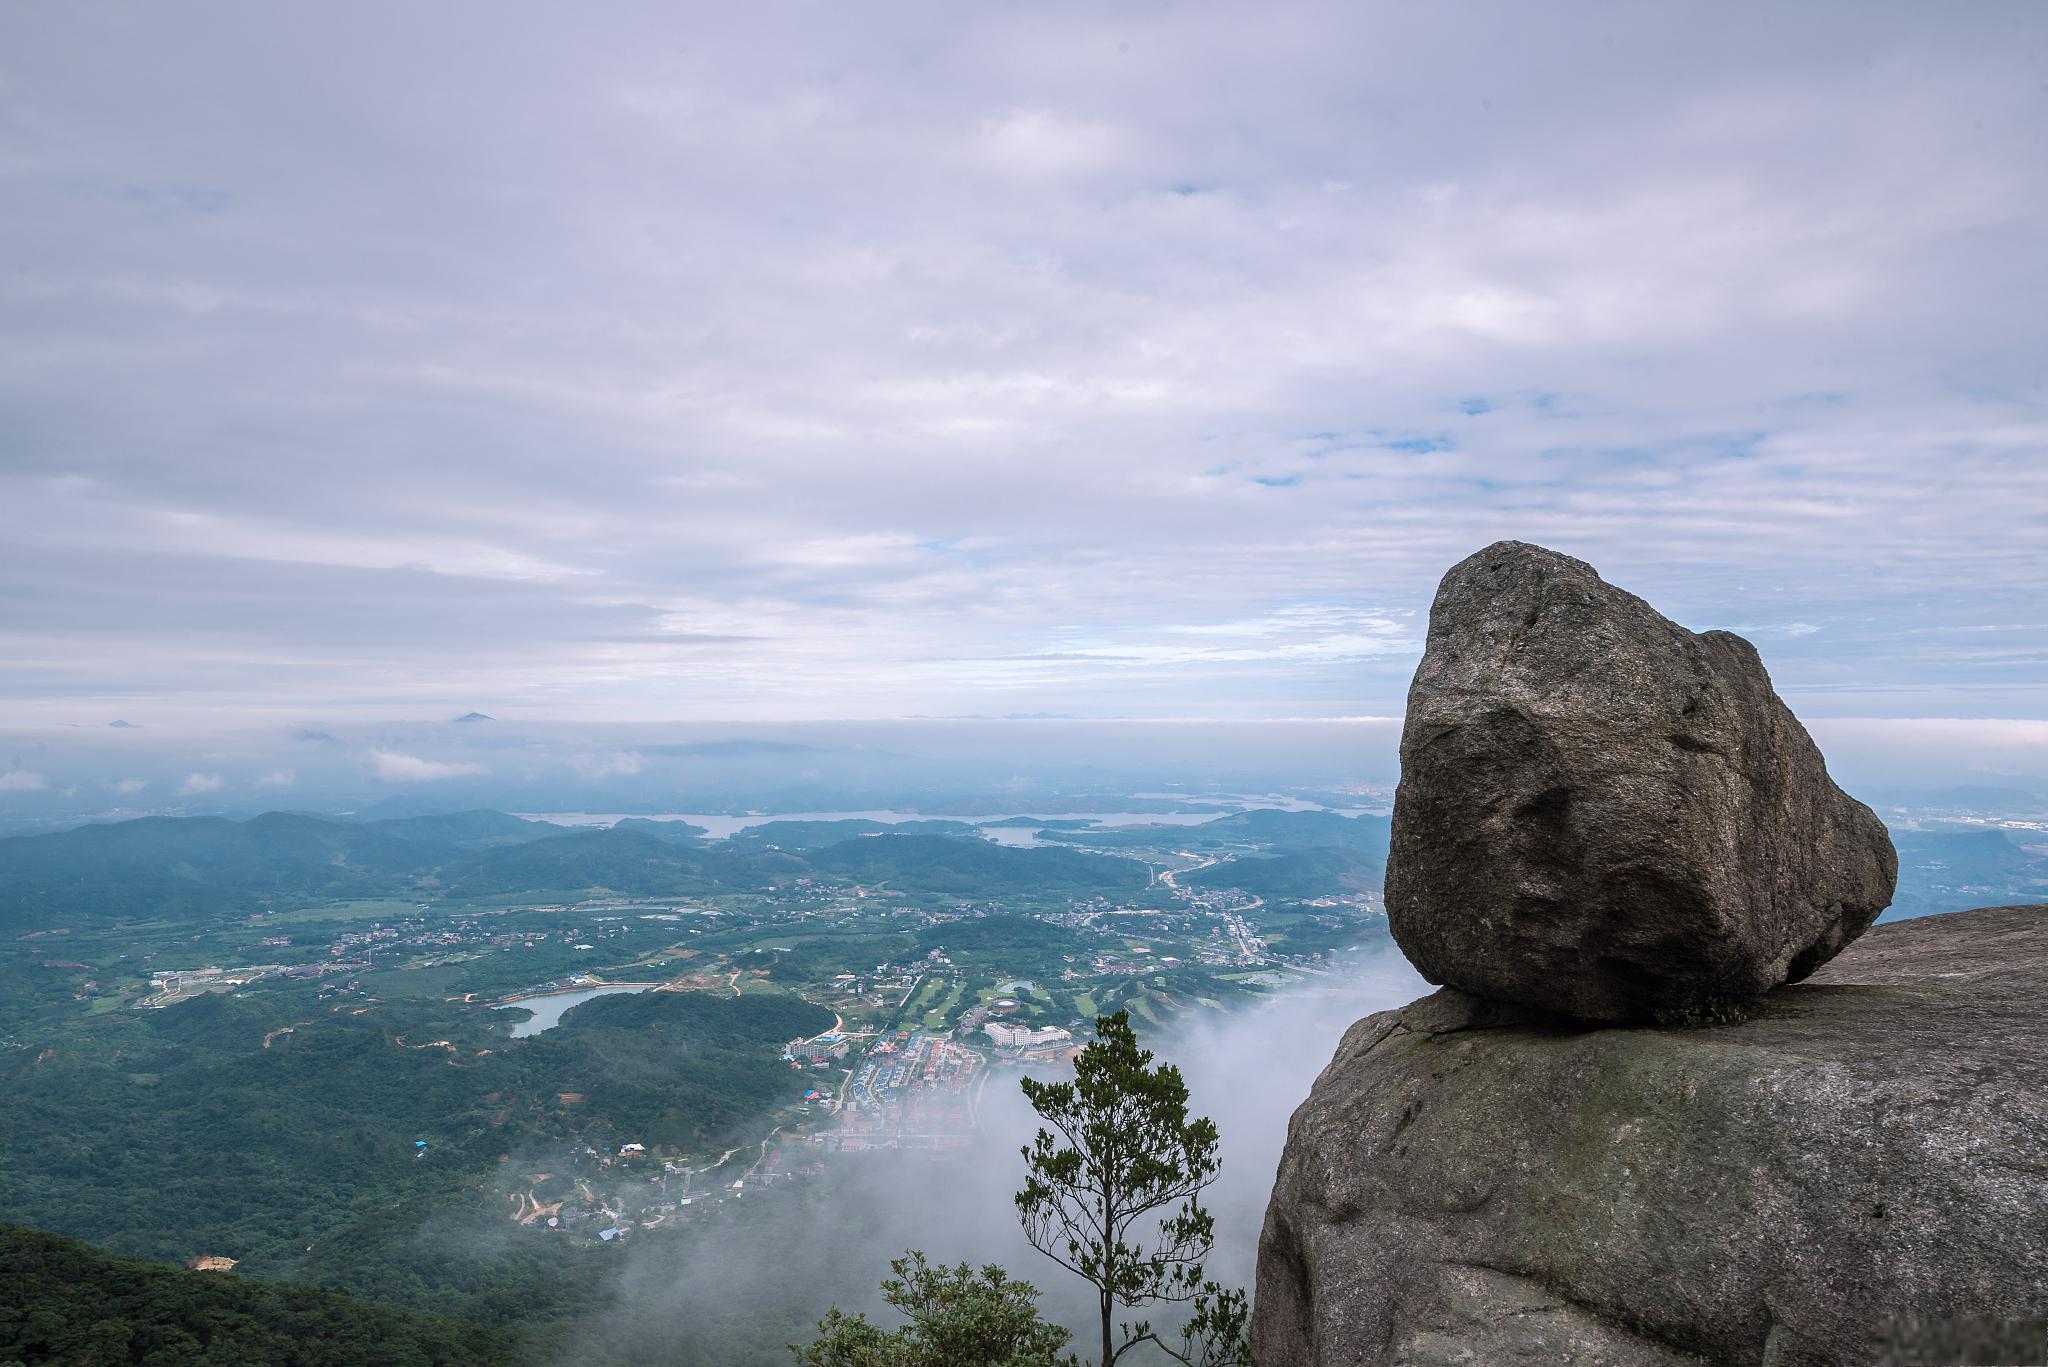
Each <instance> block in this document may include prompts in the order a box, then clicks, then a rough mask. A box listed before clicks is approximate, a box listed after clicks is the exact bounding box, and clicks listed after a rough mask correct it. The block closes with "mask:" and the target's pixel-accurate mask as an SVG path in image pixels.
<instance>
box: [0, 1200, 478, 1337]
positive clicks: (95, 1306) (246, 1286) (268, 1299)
mask: <svg viewBox="0 0 2048 1367" xmlns="http://www.w3.org/2000/svg"><path fill="white" fill-rule="evenodd" d="M517 1343H518V1340H517V1339H516V1338H515V1337H514V1336H513V1335H511V1334H509V1333H507V1332H505V1331H502V1330H498V1329H488V1328H485V1327H483V1326H482V1325H478V1324H471V1323H467V1322H465V1321H461V1320H452V1319H443V1318H441V1317H438V1316H433V1315H415V1314H407V1313H405V1312H403V1311H398V1310H392V1309H388V1308H386V1307H384V1306H380V1305H371V1304H368V1303H366V1302H364V1301H360V1300H357V1299H354V1298H353V1297H350V1296H345V1295H343V1294H341V1293H340V1292H338V1291H327V1290H322V1289H319V1288H316V1287H307V1286H287V1285H282V1284H279V1283H275V1282H261V1281H252V1280H249V1279H248V1278H245V1277H242V1276H239V1275H237V1274H235V1273H232V1272H191V1271H187V1270H185V1269H183V1268H177V1267H169V1266H165V1265H163V1264H159V1263H146V1262H140V1261H137V1260H135V1259H132V1258H123V1257H118V1256H116V1255H114V1254H110V1253H102V1252H101V1251H100V1250H98V1249H96V1248H92V1247H89V1246H88V1245H85V1244H81V1243H78V1242H76V1241H74V1240H71V1239H63V1238H59V1237H57V1236H56V1235H54V1234H42V1233H38V1232H37V1231H35V1230H29V1229H22V1228H19V1227H17V1226H14V1225H0V1363H7V1364H14V1363H19V1364H21V1365H22V1367H41V1365H42V1364H45V1363H47V1364H52V1367H56V1365H57V1364H63V1365H64V1367H84V1365H85V1364H93V1365H95V1367H98V1365H100V1364H105V1365H106V1367H111V1365H112V1364H115V1363H129V1362H135V1363H147V1364H149V1367H201V1365H202V1364H204V1365H205V1367H231V1365H232V1367H243V1365H246V1367H472V1364H473V1365H474V1367H497V1364H502V1363H504V1362H507V1361H508V1360H511V1359H512V1357H513V1355H514V1354H515V1353H516V1352H517Z"/></svg>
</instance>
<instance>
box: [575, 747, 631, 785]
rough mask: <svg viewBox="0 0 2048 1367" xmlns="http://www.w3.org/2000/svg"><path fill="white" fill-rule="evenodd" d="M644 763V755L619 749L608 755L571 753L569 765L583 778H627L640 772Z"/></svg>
mask: <svg viewBox="0 0 2048 1367" xmlns="http://www.w3.org/2000/svg"><path fill="white" fill-rule="evenodd" d="M645 764H646V760H645V758H644V757H642V756H640V755H637V754H634V753H633V752H631V751H620V752H618V753H616V754H609V755H571V756H570V757H569V767H570V768H571V769H574V770H575V771H576V772H577V773H579V774H581V775H582V776H583V777H585V778H590V779H598V778H629V777H631V776H632V775H634V774H637V773H639V772H640V770H641V768H642V767H643V766H644V765H645Z"/></svg>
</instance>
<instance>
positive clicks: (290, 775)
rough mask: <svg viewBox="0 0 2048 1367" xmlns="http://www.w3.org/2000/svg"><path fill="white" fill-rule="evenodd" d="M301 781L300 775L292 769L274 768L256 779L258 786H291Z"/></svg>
mask: <svg viewBox="0 0 2048 1367" xmlns="http://www.w3.org/2000/svg"><path fill="white" fill-rule="evenodd" d="M298 781H299V776H298V775H297V774H296V773H294V772H293V771H292V770H290V769H272V770H271V771H270V772H269V773H267V774H265V775H264V776H263V777H262V778H259V779H257V780H256V786H257V787H258V788H289V787H291V785H292V784H294V783H297V782H298Z"/></svg>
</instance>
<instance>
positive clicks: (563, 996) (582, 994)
mask: <svg viewBox="0 0 2048 1367" xmlns="http://www.w3.org/2000/svg"><path fill="white" fill-rule="evenodd" d="M646 990H647V989H646V988H644V987H584V988H578V989H577V990H576V991H574V992H549V993H546V994H544V995H542V996H538V997H521V998H520V999H519V1000H518V1001H516V1002H505V1003H503V1004H501V1005H498V1006H494V1007H492V1008H491V1009H492V1010H494V1011H508V1010H510V1009H511V1008H513V1007H515V1006H523V1007H525V1008H526V1009H527V1010H529V1011H531V1012H533V1015H532V1017H531V1018H529V1019H527V1020H523V1021H520V1022H519V1023H518V1024H517V1025H515V1026H513V1027H512V1038H513V1039H525V1038H526V1037H527V1036H528V1035H538V1034H539V1033H540V1032H541V1031H543V1030H552V1029H554V1028H555V1027H556V1026H557V1025H560V1024H561V1023H562V1013H563V1012H564V1011H567V1010H568V1009H569V1008H570V1007H572V1006H580V1005H582V1004H583V1003H584V1002H587V1001H589V1000H590V999H591V998H592V997H608V996H611V995H612V994H613V993H616V992H645V991H646Z"/></svg>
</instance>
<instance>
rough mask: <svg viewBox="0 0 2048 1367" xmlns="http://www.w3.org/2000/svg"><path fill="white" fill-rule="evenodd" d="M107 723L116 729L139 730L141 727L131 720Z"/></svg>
mask: <svg viewBox="0 0 2048 1367" xmlns="http://www.w3.org/2000/svg"><path fill="white" fill-rule="evenodd" d="M107 725H109V726H111V727H113V728H114V729H115V730H116V731H140V730H141V729H142V728H141V727H139V726H137V725H136V724H135V723H134V722H132V721H110V722H108V723H107Z"/></svg>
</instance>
